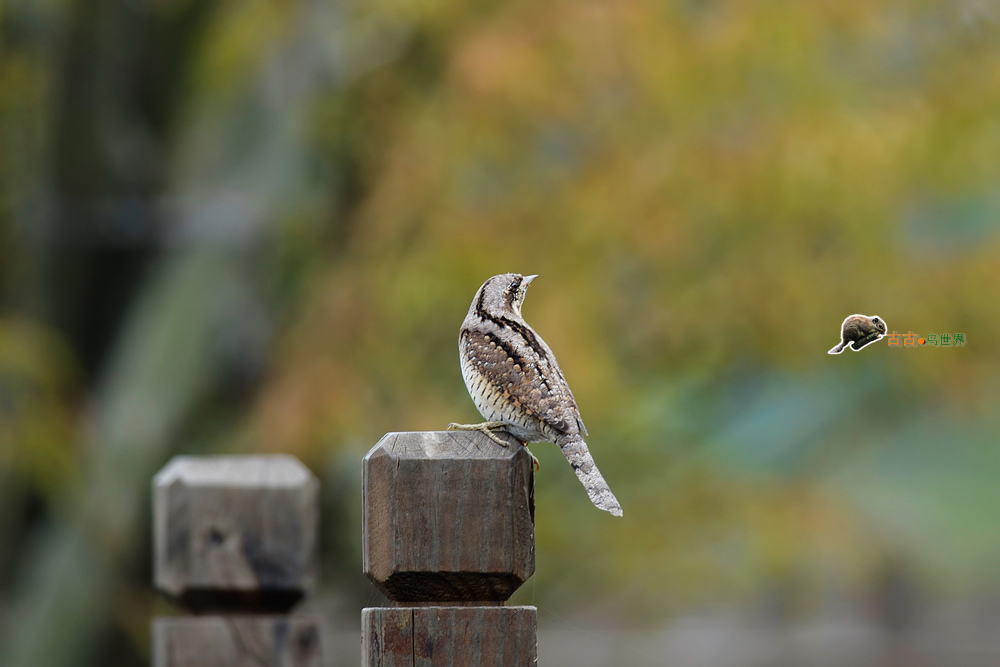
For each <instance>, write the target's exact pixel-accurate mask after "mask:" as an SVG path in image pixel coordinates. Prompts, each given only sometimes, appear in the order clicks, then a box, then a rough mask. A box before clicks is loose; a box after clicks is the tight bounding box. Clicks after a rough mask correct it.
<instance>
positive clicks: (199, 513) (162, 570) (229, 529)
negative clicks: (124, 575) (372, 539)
mask: <svg viewBox="0 0 1000 667" xmlns="http://www.w3.org/2000/svg"><path fill="white" fill-rule="evenodd" d="M318 489H319V483H318V482H317V480H316V478H315V477H314V476H313V475H312V473H310V472H309V470H308V469H306V468H305V467H304V466H303V465H302V464H301V463H299V461H298V460H297V459H295V458H294V457H290V456H215V457H177V458H175V459H173V460H172V461H171V462H170V463H169V464H167V466H166V467H165V468H164V469H163V470H162V471H161V472H160V473H159V474H157V475H156V477H155V478H154V481H153V495H154V498H153V515H154V530H153V541H154V545H153V553H154V579H155V583H156V586H157V587H158V588H159V589H160V590H161V591H163V592H164V593H166V594H167V595H168V596H170V597H172V598H175V599H177V600H178V601H179V602H180V603H181V604H183V605H185V606H187V607H188V608H190V609H193V610H197V611H243V612H248V611H258V612H259V611H271V612H277V611H285V610H287V609H289V608H291V607H292V606H293V605H294V604H295V603H296V602H297V601H299V600H300V599H301V598H302V597H303V596H304V595H305V594H306V593H307V592H308V591H309V590H310V589H311V588H312V587H313V586H314V584H315V581H316V570H317V555H316V545H317V535H318Z"/></svg>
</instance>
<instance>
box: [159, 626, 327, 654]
mask: <svg viewBox="0 0 1000 667" xmlns="http://www.w3.org/2000/svg"><path fill="white" fill-rule="evenodd" d="M152 664H153V667H257V666H259V667H322V664H323V656H322V652H321V650H320V625H319V620H318V619H315V618H311V617H308V616H293V617H287V616H199V617H186V618H184V617H179V618H157V619H155V620H154V621H153V663H152Z"/></svg>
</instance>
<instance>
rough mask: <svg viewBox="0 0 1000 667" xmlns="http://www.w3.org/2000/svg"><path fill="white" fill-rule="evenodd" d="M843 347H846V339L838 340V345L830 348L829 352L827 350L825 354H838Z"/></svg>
mask: <svg viewBox="0 0 1000 667" xmlns="http://www.w3.org/2000/svg"><path fill="white" fill-rule="evenodd" d="M845 347H847V341H846V340H842V341H840V344H839V345H836V346H835V347H834V348H833V349H832V350H830V351H829V352H827V354H840V353H841V352H843V351H844V348H845Z"/></svg>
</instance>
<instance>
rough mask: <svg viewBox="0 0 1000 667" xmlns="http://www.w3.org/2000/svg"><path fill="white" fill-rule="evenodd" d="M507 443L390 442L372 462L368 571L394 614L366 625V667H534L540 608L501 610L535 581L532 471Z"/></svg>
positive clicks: (461, 439) (463, 435) (466, 439)
mask: <svg viewBox="0 0 1000 667" xmlns="http://www.w3.org/2000/svg"><path fill="white" fill-rule="evenodd" d="M501 437H504V436H503V435H502V436H501ZM508 439H509V438H508ZM510 443H511V446H509V447H501V446H499V445H498V444H496V443H495V442H492V441H491V440H490V439H489V438H487V437H486V436H485V435H483V434H482V433H478V432H467V431H436V432H425V433H389V434H387V435H386V436H385V437H383V438H382V440H380V441H379V443H378V444H377V445H375V447H374V448H373V449H372V450H371V451H370V452H368V455H367V456H365V458H364V510H363V511H364V517H363V521H364V525H363V531H364V538H363V549H364V554H363V557H364V570H365V574H367V575H368V578H369V579H371V580H372V582H374V584H375V585H376V586H377V587H378V588H379V590H381V591H382V592H383V593H384V594H385V596H386V597H388V598H389V600H391V601H392V604H393V606H392V607H375V608H367V609H365V610H363V611H362V613H361V623H362V648H361V651H362V661H361V662H362V666H363V667H401V666H402V665H406V666H408V667H412V666H417V665H419V666H421V667H433V666H436V665H455V666H457V665H462V666H463V667H489V666H497V667H499V666H501V665H516V666H518V667H520V666H525V665H533V664H534V663H535V661H536V655H537V651H536V634H537V633H536V620H537V610H536V608H535V607H507V606H504V603H505V602H506V601H507V599H508V598H510V596H511V594H513V593H514V591H515V590H517V589H518V588H519V587H520V586H521V584H523V583H524V582H525V581H526V580H527V579H528V578H529V577H530V576H531V575H532V573H534V571H535V524H534V511H535V507H534V487H533V484H534V476H533V471H532V460H531V456H530V455H529V454H528V453H527V452H526V451H525V450H524V448H523V447H521V445H520V444H518V443H517V442H516V441H515V440H513V439H510Z"/></svg>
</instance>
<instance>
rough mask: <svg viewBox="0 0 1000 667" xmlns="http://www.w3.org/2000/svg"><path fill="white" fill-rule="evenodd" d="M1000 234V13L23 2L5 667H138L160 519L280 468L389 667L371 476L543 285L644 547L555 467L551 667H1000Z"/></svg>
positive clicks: (318, 608) (440, 413)
mask: <svg viewBox="0 0 1000 667" xmlns="http://www.w3.org/2000/svg"><path fill="white" fill-rule="evenodd" d="M998 223H1000V6H998V5H997V4H996V3H995V2H990V1H985V0H983V1H974V0H954V1H948V2H943V1H942V2H929V1H921V0H906V1H901V0H900V1H897V0H863V1H861V0H842V1H840V2H835V3H834V2H818V1H817V2H811V1H805V2H758V1H746V0H731V1H723V0H715V1H711V0H704V1H696V0H674V1H671V2H656V1H652V0H625V1H621V0H615V1H611V0H578V1H573V2H569V1H565V0H554V1H552V2H543V3H538V2H526V1H519V0H512V1H509V2H479V3H469V2H466V1H460V0H408V1H397V0H367V1H365V2H360V1H358V0H242V1H240V2H235V1H232V0H89V1H83V0H3V1H2V3H0V664H3V665H5V666H6V667H29V666H30V667H38V666H45V667H69V666H74V667H75V666H89V665H128V666H131V665H145V664H147V661H148V655H149V622H150V619H151V617H152V616H153V615H156V614H171V613H179V610H177V609H175V608H173V607H171V606H170V604H169V603H167V602H166V601H163V600H162V599H160V598H159V597H158V595H157V594H156V593H155V592H154V591H153V590H152V588H151V586H150V506H149V504H150V503H149V496H150V479H151V477H152V475H153V474H154V473H155V472H156V471H157V470H158V469H159V468H160V467H162V466H163V465H164V464H165V462H166V461H167V460H168V459H169V458H170V457H171V456H173V455H175V454H179V453H194V454H200V453H203V454H208V453H247V452H287V453H291V454H294V455H296V456H298V457H299V458H300V459H302V461H303V462H305V463H306V464H307V465H308V466H309V467H310V468H311V469H312V470H313V471H315V472H316V474H317V475H318V476H319V477H320V479H321V480H322V484H323V502H324V508H323V526H322V530H323V560H322V562H323V571H322V577H321V580H322V586H321V589H320V591H319V592H318V593H317V595H316V596H314V598H312V599H311V600H310V601H309V602H308V603H307V605H306V607H305V608H306V609H307V610H311V611H314V612H317V613H321V614H323V615H324V617H325V618H326V619H327V623H328V625H329V635H328V637H327V646H326V652H327V659H328V662H329V664H330V665H338V666H339V665H348V664H350V665H356V664H358V656H359V645H360V635H359V634H358V630H359V628H360V618H359V617H360V613H359V611H360V607H362V606H364V605H366V604H369V603H371V602H373V601H375V602H377V599H376V596H373V594H372V588H371V587H370V586H369V584H368V583H367V581H366V580H365V579H364V577H363V575H362V574H361V567H360V500H359V498H360V459H361V457H362V456H363V455H364V453H365V452H366V451H367V450H368V449H369V448H370V447H371V446H372V445H374V444H375V442H377V440H378V439H379V438H380V436H381V435H382V434H383V433H385V432H387V431H395V430H431V429H433V430H436V429H440V428H442V427H443V426H444V425H446V424H447V423H448V422H450V421H471V420H475V419H476V418H477V414H476V412H475V409H474V407H473V405H472V402H471V401H470V399H469V398H468V395H467V394H466V390H465V387H464V385H463V383H462V379H461V375H460V372H459V368H458V358H457V348H456V344H457V334H458V326H459V324H460V322H461V320H462V318H463V317H464V315H465V312H466V309H467V308H468V304H469V302H470V300H471V298H472V296H473V294H474V293H475V291H476V289H477V288H478V286H479V285H480V284H481V282H482V281H483V280H484V279H485V278H487V277H488V276H490V275H493V274H496V273H501V272H507V271H518V272H522V273H538V274H540V278H539V279H538V280H537V281H536V282H535V283H534V284H533V286H532V288H531V292H530V293H529V295H528V299H527V302H526V304H525V315H526V317H527V319H528V321H529V322H531V324H532V325H533V326H534V327H535V328H536V329H537V330H538V331H539V332H540V333H541V334H542V335H543V336H544V337H545V338H546V339H547V340H548V342H549V344H550V345H551V346H552V348H553V349H554V350H556V352H557V354H558V356H559V359H560V362H561V365H562V366H563V369H564V371H565V374H566V376H567V378H568V379H569V381H570V384H571V385H572V387H573V390H574V392H575V394H576V397H577V400H578V402H579V404H580V407H581V410H582V413H583V416H584V419H585V420H586V422H587V424H588V427H589V430H590V432H591V434H592V435H591V438H590V445H591V449H592V451H593V452H594V455H595V458H596V460H597V462H598V463H599V465H600V467H601V469H602V470H603V471H604V473H605V475H606V477H607V478H608V480H609V482H610V484H611V486H612V488H614V490H615V491H616V493H617V495H618V497H619V499H620V500H621V502H622V505H623V506H624V508H625V517H624V519H623V520H615V519H613V518H611V517H610V516H608V515H606V514H604V513H602V512H599V511H597V510H595V509H594V508H593V507H591V505H590V503H589V502H588V501H587V498H586V496H585V494H584V493H583V491H582V489H581V488H580V486H579V484H578V482H577V481H576V479H575V477H574V476H573V475H572V472H571V471H570V469H569V467H568V466H567V465H565V462H564V461H563V460H562V458H561V455H560V454H559V452H558V451H557V450H556V449H555V448H554V447H553V446H551V445H536V446H535V447H534V452H535V453H536V454H537V456H538V457H539V459H540V460H541V471H540V472H539V474H538V475H537V476H536V502H537V513H536V519H537V540H538V551H537V555H538V558H537V561H538V562H537V565H538V568H537V574H536V575H535V577H534V578H533V579H532V580H531V581H529V582H528V583H527V584H526V585H525V587H524V588H523V589H522V590H521V591H519V592H518V594H517V596H516V598H515V601H516V602H518V603H522V604H525V603H527V604H536V605H538V606H539V623H540V629H539V652H540V658H541V659H540V661H541V663H542V664H546V665H550V666H561V665H579V666H584V667H586V666H589V665H594V666H602V667H603V666H607V665H612V664H614V665H618V666H621V667H627V666H632V665H635V666H649V665H670V666H671V667H674V666H677V667H687V666H698V667H723V666H726V667H728V666H734V667H736V666H739V667H742V666H745V665H810V666H815V665H830V666H834V665H837V666H839V665H949V666H958V667H962V666H966V665H996V664H998V663H1000V636H998V634H997V628H998V625H1000V530H998V528H1000V512H998V504H1000V491H998V483H997V478H998V477H997V476H998V473H1000V447H998V444H1000V443H998V436H997V433H998V432H1000V430H998V427H1000V416H998V414H997V410H996V406H997V405H998V403H1000V373H998V371H1000V364H998V360H1000V352H998V350H1000V348H998V344H997V342H998V341H1000V308H998V306H997V304H998V296H1000V289H998V286H1000V252H998V251H1000V234H998V231H1000V225H998ZM857 312H860V313H865V314H869V315H872V314H877V315H879V316H881V317H882V318H884V319H885V320H886V321H887V322H888V324H889V328H890V330H895V331H898V332H902V333H906V332H910V331H912V332H913V333H914V334H917V335H921V336H927V335H928V334H936V335H938V336H940V335H941V334H945V333H947V334H954V333H962V334H964V336H965V337H966V341H967V343H966V345H965V346H963V347H941V346H938V347H936V348H935V347H928V346H925V347H922V348H902V347H901V348H898V349H897V348H890V347H889V346H888V345H887V342H886V341H885V340H884V339H883V340H882V341H880V342H878V343H876V344H873V345H871V346H870V347H868V348H866V349H865V350H863V351H862V352H860V353H854V352H850V351H848V352H845V353H844V354H842V355H840V356H833V355H827V354H826V351H827V350H828V349H829V348H831V347H832V346H833V345H834V344H835V343H837V341H838V337H839V336H838V329H839V326H840V323H841V321H842V320H843V318H844V317H845V316H847V315H849V314H852V313H857Z"/></svg>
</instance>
